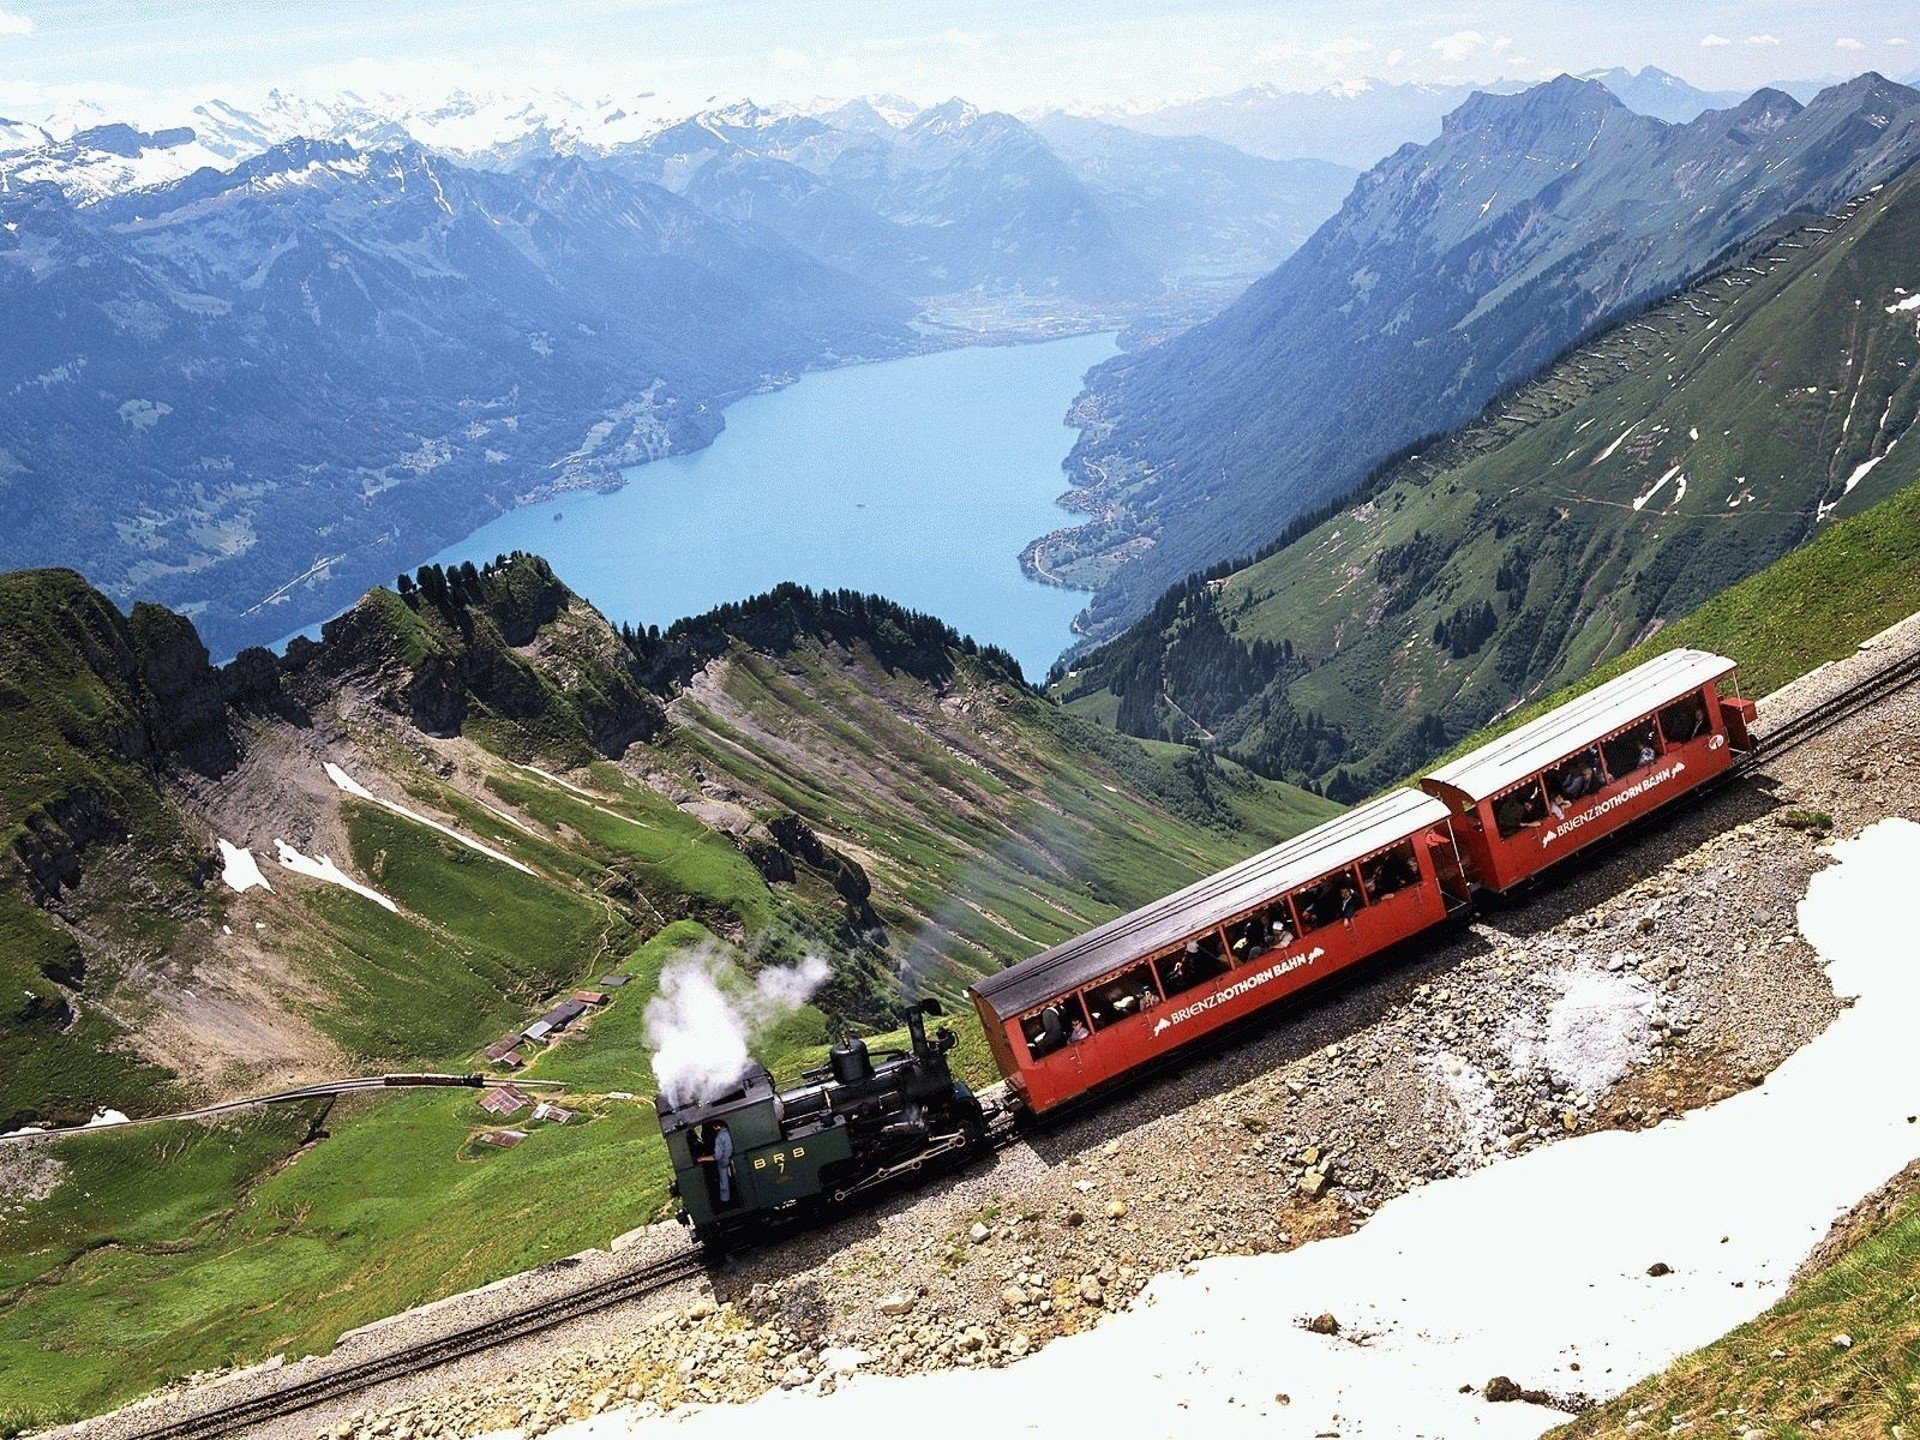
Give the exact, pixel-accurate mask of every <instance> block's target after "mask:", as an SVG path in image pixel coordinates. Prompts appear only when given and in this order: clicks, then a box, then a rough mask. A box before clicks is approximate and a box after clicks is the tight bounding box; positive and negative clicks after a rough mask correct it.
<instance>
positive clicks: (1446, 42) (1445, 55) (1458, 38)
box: [1433, 30, 1487, 63]
mask: <svg viewBox="0 0 1920 1440" xmlns="http://www.w3.org/2000/svg"><path fill="white" fill-rule="evenodd" d="M1486 43H1487V37H1486V36H1484V35H1482V34H1481V33H1480V32H1479V31H1478V30H1456V31H1454V32H1453V33H1452V34H1451V35H1442V36H1441V37H1440V38H1439V39H1438V40H1436V41H1434V42H1433V48H1434V49H1435V50H1438V51H1439V52H1440V58H1441V59H1442V60H1448V61H1452V62H1455V63H1458V62H1459V61H1462V60H1464V59H1466V58H1467V57H1468V56H1469V55H1471V54H1473V52H1474V51H1476V50H1478V49H1479V48H1480V47H1481V46H1483V45H1485V44H1486Z"/></svg>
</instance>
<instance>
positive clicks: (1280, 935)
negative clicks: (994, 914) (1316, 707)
mask: <svg viewBox="0 0 1920 1440" xmlns="http://www.w3.org/2000/svg"><path fill="white" fill-rule="evenodd" d="M1467 899H1468V896H1467V889H1466V882H1465V878H1464V875H1463V873H1462V869H1461V865H1460V858H1459V855H1458V852H1457V851H1456V850H1455V849H1454V846H1453V842H1452V838H1451V835H1450V833H1449V831H1448V826H1447V808H1446V806H1445V805H1444V804H1442V803H1441V802H1440V801H1438V800H1436V799H1433V798H1432V797H1430V796H1427V795H1423V794H1421V793H1420V792H1419V791H1417V790H1396V791H1393V792H1391V793H1390V794H1387V795H1384V796H1382V797H1381V798H1380V799H1378V800H1374V801H1371V802H1370V803H1368V804H1366V805H1362V806H1359V807H1358V808H1356V809H1354V810H1350V811H1348V812H1347V813H1346V814H1345V815H1341V816H1339V817H1337V818H1336V819H1334V820H1330V821H1328V822H1327V823H1326V824H1324V825H1320V826H1316V827H1315V828H1314V829H1312V830H1310V831H1308V832H1307V833H1306V834H1304V835H1300V836H1297V837H1295V838H1294V839H1292V840H1290V841H1288V842H1286V843H1285V844H1283V845H1277V846H1275V847H1274V848H1273V849H1271V850H1267V851H1264V852H1263V853H1261V854H1259V855H1255V856H1253V857H1252V858H1251V859H1248V860H1243V861H1241V862H1240V863H1239V864H1238V865H1235V866H1232V867H1231V868H1229V869H1227V870H1223V871H1221V872H1220V873H1219V874H1217V875H1213V876H1209V877H1208V878H1207V879H1205V880H1201V881H1198V882H1197V883H1195V884H1193V885H1189V886H1188V887H1187V888H1186V889H1184V890H1181V891H1178V892H1176V893H1175V894H1173V895H1169V896H1167V897H1166V898H1165V899H1164V900H1159V901H1156V902H1155V903H1153V904H1151V905H1147V906H1144V907H1143V908H1141V909H1139V910H1135V911H1133V912H1132V913H1131V914H1128V915H1123V916H1121V917H1120V918H1119V919H1117V920H1111V921H1109V922H1107V923H1106V924H1105V925H1102V926H1100V927H1099V928H1098V929H1096V930H1092V931H1090V932H1088V933H1087V934H1085V935H1082V936H1079V937H1077V938H1076V939H1073V940H1069V941H1067V942H1066V943H1064V944H1061V945H1056V946H1055V947H1054V948H1052V949H1051V950H1047V951H1044V952H1043V953H1041V954H1039V955H1035V956H1034V957H1032V958H1031V959H1029V960H1024V961H1022V962H1021V963H1019V964H1017V965H1014V966H1012V967H1010V968H1009V969H1006V970H1003V971H1001V972H1000V973H999V974H997V975H993V976H990V977H988V978H987V979H985V980H982V981H980V982H979V983H978V984H976V985H975V986H974V987H973V989H972V995H973V1001H974V1006H975V1008H976V1009H977V1010H978V1011H979V1013H980V1020H981V1023H982V1025H983V1027H984V1028H985V1030H986V1033H987V1040H988V1044H989V1045H990V1047H991V1048H992V1051H993V1055H994V1059H995V1061H996V1062H997V1063H998V1065H999V1067H1000V1072H1001V1074H1003V1075H1004V1076H1006V1078H1007V1079H1008V1081H1009V1082H1011V1084H1012V1086H1013V1088H1014V1089H1015V1090H1016V1091H1018V1092H1019V1093H1020V1094H1021V1095H1022V1096H1023V1097H1024V1099H1025V1102H1026V1104H1027V1106H1028V1107H1029V1108H1030V1109H1032V1110H1035V1111H1041V1110H1046V1109H1048V1108H1049V1107H1051V1106H1054V1105H1058V1104H1060V1103H1061V1102H1062V1101H1065V1100H1070V1099H1073V1098H1074V1097H1076V1096H1079V1095H1081V1094H1084V1093H1085V1092H1087V1091H1088V1090H1091V1089H1094V1088H1095V1087H1097V1086H1099V1085H1102V1084H1104V1083H1105V1082H1107V1081H1110V1080H1113V1079H1116V1078H1118V1077H1120V1076H1123V1075H1125V1074H1127V1073H1129V1072H1131V1071H1133V1070H1135V1069H1137V1068H1139V1067H1140V1066H1142V1065H1145V1064H1147V1063H1149V1062H1151V1061H1153V1060H1155V1059H1158V1058H1159V1057H1161V1056H1163V1055H1165V1054H1167V1053H1168V1052H1170V1051H1172V1050H1174V1049H1176V1048H1178V1047H1179V1046H1182V1045H1185V1044H1187V1043H1189V1042H1190V1041H1193V1040H1195V1039H1197V1038H1199V1037H1200V1036H1202V1035H1205V1034H1208V1033H1210V1032H1212V1031H1215V1030H1218V1029H1219V1028H1220V1027H1221V1026H1223V1025H1226V1024H1229V1023H1231V1022H1232V1021H1234V1020H1237V1019H1240V1018H1242V1017H1243V1016H1246V1015H1249V1014H1251V1013H1252V1012H1254V1011H1256V1010H1259V1009H1262V1008H1264V1007H1265V1006H1268V1005H1271V1004H1273V1003H1274V1002H1275V1001H1277V1000H1279V999H1281V998H1283V997H1285V996H1287V995H1291V994H1293V993H1295V992H1296V991H1298V990H1300V989H1302V988H1303V987H1305V986H1307V985H1310V984H1312V983H1313V982H1314V981H1316V980H1319V979H1322V978H1324V977H1325V976H1327V975H1329V974H1332V973H1333V972H1334V971H1336V970H1340V969H1343V968H1345V967H1346V966H1349V965H1352V964H1354V963H1356V962H1358V961H1360V960H1363V959H1366V958H1367V957H1368V956H1371V955H1375V954H1377V953H1379V952H1380V951H1382V950H1384V949H1386V948H1387V947H1388V946H1390V945H1393V944H1394V943H1396V942H1398V941H1401V940H1404V939H1406V938H1407V937H1408V936H1411V935H1415V934H1418V933H1419V932H1420V931H1422V930H1425V929H1428V928H1429V927H1431V926H1433V925H1436V924H1438V923H1439V922H1440V921H1441V920H1443V919H1445V918H1446V916H1447V915H1448V914H1449V912H1451V911H1454V910H1457V909H1461V908H1464V907H1465V905H1466V903H1467Z"/></svg>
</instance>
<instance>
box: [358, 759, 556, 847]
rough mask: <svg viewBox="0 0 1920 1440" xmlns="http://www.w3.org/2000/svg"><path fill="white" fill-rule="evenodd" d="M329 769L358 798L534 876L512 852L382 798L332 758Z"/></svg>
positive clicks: (397, 802) (396, 802)
mask: <svg viewBox="0 0 1920 1440" xmlns="http://www.w3.org/2000/svg"><path fill="white" fill-rule="evenodd" d="M326 771H327V778H328V779H329V780H331V781H333V783H334V784H335V785H337V786H338V787H339V788H340V789H341V790H343V791H345V792H346V793H347V794H349V795H352V796H354V797H355V798H356V799H360V800H367V801H371V802H372V803H373V804H375V805H378V806H379V807H380V808H381V809H382V810H391V811H392V812H393V813H394V814H396V815H401V816H404V817H405V818H407V819H408V820H411V821H413V822H414V823H415V824H416V825H424V826H426V827H427V828H428V829H429V830H438V831H439V832H440V833H441V834H442V835H445V836H446V837H447V838H448V839H449V840H458V841H459V842H460V843H461V844H462V845H465V846H466V847H467V848H468V849H469V850H478V851H479V852H480V853H481V854H482V855H485V856H486V857H487V858H488V859H489V860H498V861H499V862H500V863H501V864H502V865H511V866H512V867H513V868H514V869H516V870H518V871H520V872H521V874H523V875H531V874H533V873H534V871H533V867H532V866H531V865H523V864H522V863H521V862H520V861H518V860H516V859H514V858H513V857H512V856H511V855H505V854H502V853H501V852H500V851H498V850H496V849H494V848H493V847H492V846H491V845H486V844H482V843H481V842H480V841H478V840H476V839H474V838H473V837H472V836H471V835H462V834H461V833H460V832H459V831H458V830H455V829H454V828H453V827H452V826H450V825H442V824H441V823H440V822H439V821H438V820H429V819H428V818H427V817H426V816H425V815H422V814H421V813H420V812H419V811H418V810H410V809H408V808H407V807H406V806H405V805H402V804H401V803H400V802H399V801H397V800H387V799H384V798H382V797H381V796H379V795H376V794H374V793H373V792H372V791H371V790H369V789H367V787H366V786H364V785H362V784H361V783H360V782H359V781H358V780H356V779H354V778H353V777H352V776H351V775H349V774H347V772H346V771H344V770H342V769H341V768H340V767H339V766H338V765H336V764H334V763H333V762H332V761H331V760H329V761H327V762H326Z"/></svg>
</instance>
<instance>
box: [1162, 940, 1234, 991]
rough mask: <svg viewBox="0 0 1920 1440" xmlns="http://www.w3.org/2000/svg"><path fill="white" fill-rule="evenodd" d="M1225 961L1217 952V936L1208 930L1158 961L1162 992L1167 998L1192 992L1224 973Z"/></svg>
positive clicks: (1218, 949) (1218, 948)
mask: <svg viewBox="0 0 1920 1440" xmlns="http://www.w3.org/2000/svg"><path fill="white" fill-rule="evenodd" d="M1226 968H1227V962H1226V959H1225V957H1224V956H1222V954H1221V953H1220V937H1219V936H1218V935H1215V934H1213V933H1212V932H1211V931H1209V932H1208V933H1207V934H1205V935H1197V936H1195V937H1194V938H1193V939H1191V940H1189V941H1187V943H1186V944H1185V945H1184V946H1183V947H1182V948H1180V949H1178V950H1176V951H1174V952H1173V954H1171V955H1164V956H1162V957H1161V959H1160V966H1159V969H1160V979H1161V981H1162V989H1163V990H1164V991H1165V993H1166V994H1167V995H1169V996H1172V995H1178V994H1180V993H1181V992H1183V991H1186V990H1191V989H1192V988H1193V987H1194V986H1196V985H1198V984H1200V983H1201V982H1203V981H1206V980H1211V979H1213V978H1214V977H1215V976H1216V975H1221V974H1224V973H1225V971H1226Z"/></svg>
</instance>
